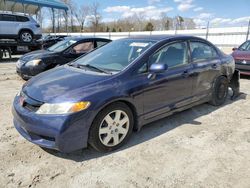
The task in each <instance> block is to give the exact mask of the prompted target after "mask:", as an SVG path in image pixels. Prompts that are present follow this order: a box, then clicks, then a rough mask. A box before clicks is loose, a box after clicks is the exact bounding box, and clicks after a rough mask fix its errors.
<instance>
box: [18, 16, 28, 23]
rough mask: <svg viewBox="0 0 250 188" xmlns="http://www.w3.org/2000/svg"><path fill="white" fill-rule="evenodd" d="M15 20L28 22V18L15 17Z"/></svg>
mask: <svg viewBox="0 0 250 188" xmlns="http://www.w3.org/2000/svg"><path fill="white" fill-rule="evenodd" d="M16 20H17V21H18V22H28V21H29V18H27V17H24V16H17V17H16Z"/></svg>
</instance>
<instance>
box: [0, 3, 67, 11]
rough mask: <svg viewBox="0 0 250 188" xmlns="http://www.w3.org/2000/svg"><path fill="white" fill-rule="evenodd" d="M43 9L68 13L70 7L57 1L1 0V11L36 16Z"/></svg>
mask: <svg viewBox="0 0 250 188" xmlns="http://www.w3.org/2000/svg"><path fill="white" fill-rule="evenodd" d="M41 7H48V8H54V9H61V10H65V11H67V10H68V9H69V8H68V6H67V5H66V4H65V3H63V2H59V1H57V0H3V1H2V0H1V2H0V10H4V11H12V12H23V11H24V10H25V13H28V14H36V12H37V11H38V10H39V9H40V8H41Z"/></svg>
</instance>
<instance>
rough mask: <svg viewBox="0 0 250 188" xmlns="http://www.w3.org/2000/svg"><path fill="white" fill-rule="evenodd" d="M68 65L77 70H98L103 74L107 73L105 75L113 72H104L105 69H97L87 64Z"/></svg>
mask: <svg viewBox="0 0 250 188" xmlns="http://www.w3.org/2000/svg"><path fill="white" fill-rule="evenodd" d="M68 65H69V66H73V67H76V68H79V69H81V68H83V67H87V68H89V69H94V70H97V71H98V72H101V73H105V74H112V72H108V71H106V70H104V69H101V68H98V67H95V66H93V65H90V64H86V65H79V64H75V63H71V64H70V63H69V64H68Z"/></svg>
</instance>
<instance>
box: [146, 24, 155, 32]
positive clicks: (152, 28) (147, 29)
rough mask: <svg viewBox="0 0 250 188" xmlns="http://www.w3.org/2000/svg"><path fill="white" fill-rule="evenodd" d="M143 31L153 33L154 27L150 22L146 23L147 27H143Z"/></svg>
mask: <svg viewBox="0 0 250 188" xmlns="http://www.w3.org/2000/svg"><path fill="white" fill-rule="evenodd" d="M144 30H145V31H153V30H154V26H153V24H152V23H151V22H148V23H147V25H146V26H145V29H144Z"/></svg>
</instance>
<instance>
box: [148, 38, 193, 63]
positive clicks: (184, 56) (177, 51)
mask: <svg viewBox="0 0 250 188" xmlns="http://www.w3.org/2000/svg"><path fill="white" fill-rule="evenodd" d="M153 63H161V64H167V65H168V67H169V68H171V67H177V66H180V65H184V64H187V63H188V47H187V43H186V42H176V43H172V44H170V45H167V46H166V47H164V48H162V49H160V50H159V51H158V52H156V53H155V54H154V55H153V56H151V57H150V59H149V65H151V64H153Z"/></svg>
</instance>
